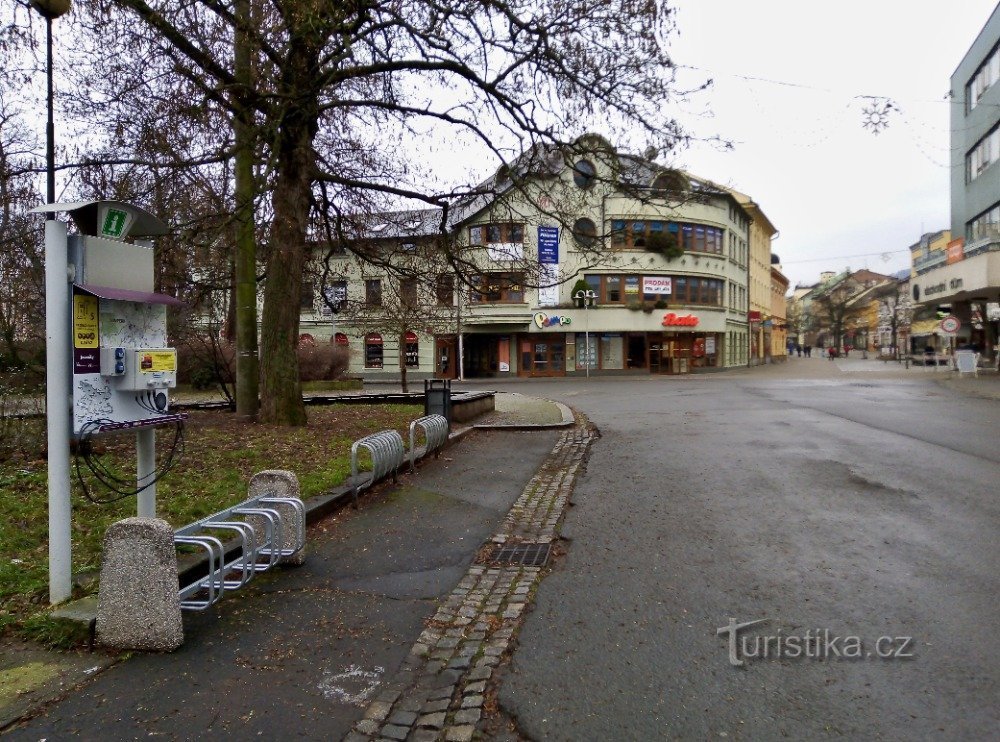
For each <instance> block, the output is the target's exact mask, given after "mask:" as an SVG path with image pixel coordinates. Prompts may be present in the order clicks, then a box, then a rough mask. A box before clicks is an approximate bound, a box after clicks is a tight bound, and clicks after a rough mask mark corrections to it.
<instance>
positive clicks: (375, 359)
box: [365, 332, 382, 368]
mask: <svg viewBox="0 0 1000 742" xmlns="http://www.w3.org/2000/svg"><path fill="white" fill-rule="evenodd" d="M365 368H382V336H381V335H379V334H378V333H377V332H373V333H371V334H370V335H365Z"/></svg>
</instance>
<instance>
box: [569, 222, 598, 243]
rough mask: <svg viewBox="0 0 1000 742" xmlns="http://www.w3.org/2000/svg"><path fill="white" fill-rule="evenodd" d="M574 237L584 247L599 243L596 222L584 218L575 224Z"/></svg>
mask: <svg viewBox="0 0 1000 742" xmlns="http://www.w3.org/2000/svg"><path fill="white" fill-rule="evenodd" d="M573 237H574V238H575V239H576V241H577V242H579V243H580V244H581V245H583V246H584V247H590V246H591V245H593V244H594V243H595V242H597V225H596V224H594V220H593V219H588V218H587V217H585V216H584V217H580V218H579V219H577V220H576V221H575V222H573Z"/></svg>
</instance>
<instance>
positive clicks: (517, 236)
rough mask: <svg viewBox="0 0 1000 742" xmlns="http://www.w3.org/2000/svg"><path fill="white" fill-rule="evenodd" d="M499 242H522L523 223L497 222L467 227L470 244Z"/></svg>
mask: <svg viewBox="0 0 1000 742" xmlns="http://www.w3.org/2000/svg"><path fill="white" fill-rule="evenodd" d="M500 242H507V243H510V242H524V225H523V224H516V223H514V222H499V223H495V224H477V225H476V226H474V227H469V244H470V245H491V244H496V243H500Z"/></svg>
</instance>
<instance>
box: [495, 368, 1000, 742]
mask: <svg viewBox="0 0 1000 742" xmlns="http://www.w3.org/2000/svg"><path fill="white" fill-rule="evenodd" d="M820 363H823V364H825V362H819V361H816V360H810V361H806V360H805V359H801V360H798V359H793V360H792V361H790V362H789V363H788V364H785V366H784V367H778V368H765V369H755V370H753V371H747V372H736V373H728V374H723V375H711V376H708V375H706V376H699V377H689V378H642V379H630V380H614V379H599V380H596V379H595V380H590V381H583V380H578V381H577V380H573V381H568V380H559V381H554V382H533V383H531V384H530V385H517V386H514V385H511V387H510V388H511V389H512V390H515V391H519V392H522V393H530V394H531V395H533V396H543V397H549V398H552V399H557V400H560V401H563V402H565V403H567V404H570V405H572V406H574V407H575V408H576V409H578V410H580V411H582V412H584V413H585V414H586V415H588V416H589V418H590V419H591V421H593V422H594V423H595V424H596V425H597V427H598V428H599V429H600V431H601V433H602V438H601V439H600V440H599V441H597V442H596V443H595V445H594V446H593V448H592V451H591V457H590V461H589V464H588V467H587V471H586V473H585V474H583V475H582V476H581V478H580V480H579V483H578V485H577V489H576V493H575V495H574V498H573V500H574V504H575V507H573V508H572V509H571V510H570V512H569V514H568V516H567V519H566V521H565V524H564V528H563V535H564V536H565V537H566V538H568V539H569V540H570V544H569V548H568V553H567V555H566V556H565V557H564V558H563V559H562V560H561V562H560V563H558V564H557V565H556V567H555V570H554V572H553V573H552V574H551V575H550V576H548V577H547V578H546V579H545V581H544V582H543V583H542V585H541V588H540V590H539V592H538V595H537V601H536V605H535V607H534V610H533V611H532V612H531V613H530V614H529V615H528V617H527V621H526V624H525V626H524V629H523V631H522V633H521V636H520V643H519V647H518V649H517V651H516V653H515V655H514V659H513V663H512V665H511V666H510V668H509V669H508V671H507V673H506V674H505V675H504V676H503V680H502V686H501V691H500V696H499V701H500V705H501V707H502V709H503V710H505V711H506V712H507V713H509V714H510V715H511V716H513V717H515V718H516V720H517V723H518V725H519V728H520V730H521V732H522V733H523V734H524V735H526V736H528V737H530V738H532V739H552V740H563V739H566V740H599V739H600V740H608V739H670V738H685V739H708V738H729V739H775V738H780V737H788V738H793V739H815V738H829V737H848V738H884V739H927V738H939V739H986V738H994V739H995V738H996V735H997V733H998V732H997V730H998V729H1000V683H998V678H1000V669H998V668H1000V638H998V637H997V635H996V631H995V629H994V625H995V619H994V617H995V608H996V605H997V602H998V599H1000V571H998V567H1000V500H998V494H997V493H998V481H1000V445H998V442H997V430H998V426H1000V402H996V401H989V400H982V399H974V398H970V397H966V396H962V395H960V394H957V393H955V392H952V391H949V390H948V389H945V388H943V387H941V386H939V385H937V384H935V383H934V382H933V381H931V380H930V379H929V378H928V377H926V376H919V375H917V374H909V375H904V374H900V373H896V376H897V377H899V378H893V373H894V372H892V369H891V367H890V369H889V370H888V373H880V372H875V373H870V374H865V373H845V372H844V369H850V368H853V367H852V366H851V364H850V363H848V364H833V363H830V364H829V365H822V366H821V365H819V364H820ZM805 364H810V365H805ZM859 368H860V367H859ZM865 368H868V369H873V368H874V367H873V366H867V367H865ZM498 388H504V387H503V386H502V385H500V386H499V387H498ZM529 388H530V391H529ZM730 619H735V621H736V622H740V623H742V622H747V621H754V620H759V619H766V622H764V623H761V624H759V625H755V626H753V627H748V628H746V629H744V630H743V631H741V632H739V634H738V637H739V638H738V640H737V641H736V657H735V659H736V660H737V661H741V662H745V665H744V666H742V667H735V666H733V665H732V664H731V663H730V658H729V654H730V652H729V642H728V639H727V636H726V635H723V636H719V635H717V629H719V628H721V627H724V626H727V624H728V623H729V621H730ZM824 631H829V632H830V634H829V635H830V637H831V639H830V640H828V641H823V642H815V641H812V642H810V643H808V649H806V646H807V644H806V641H805V640H806V638H807V637H811V636H815V635H816V634H818V633H821V632H824ZM807 632H808V633H807ZM769 636H770V637H775V638H774V639H772V640H770V643H769V644H768V651H769V654H770V656H769V657H768V658H762V657H759V656H758V657H756V658H754V657H747V656H746V655H747V653H750V654H753V653H754V652H755V649H756V648H757V647H761V648H762V649H761V652H762V651H763V643H764V642H765V641H767V639H766V637H769ZM824 636H825V635H824ZM837 636H839V637H841V639H840V640H839V641H833V644H832V646H833V647H834V648H835V649H836V650H837V651H839V652H840V653H841V655H842V656H841V657H839V658H838V657H836V656H835V654H834V652H833V650H832V649H831V644H830V643H829V641H832V640H833V637H837ZM883 636H887V637H891V638H892V639H891V640H883V642H882V643H881V644H880V645H878V649H880V650H887V651H889V652H890V653H895V652H897V651H898V652H899V653H900V654H912V656H911V657H908V658H895V657H892V658H888V659H880V658H877V657H876V656H874V654H875V650H876V646H875V645H876V642H877V641H878V640H879V639H880V637H883ZM778 637H781V638H782V641H784V642H785V643H784V644H783V647H784V649H783V650H782V651H783V652H784V654H783V656H781V657H777V658H776V657H774V654H775V651H776V650H775V648H776V647H777V646H778V643H777V642H778ZM790 637H798V642H799V644H798V646H799V651H798V652H797V653H796V652H795V649H794V646H792V647H791V648H790V644H789V642H788V639H789V638H790ZM851 637H857V639H856V640H855V639H852V638H851ZM903 637H910V639H909V640H906V639H904V638H903ZM744 641H745V644H744ZM791 644H792V645H794V640H793V641H792V643H791ZM744 650H745V651H744ZM795 654H798V655H799V656H794V655H795ZM805 654H810V655H813V656H812V657H805V656H802V655H805ZM819 654H825V655H826V658H825V659H816V658H815V655H819ZM853 654H861V657H860V658H851V657H848V656H844V655H853ZM869 654H871V656H869Z"/></svg>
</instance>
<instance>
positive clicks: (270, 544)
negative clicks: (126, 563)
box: [174, 494, 306, 611]
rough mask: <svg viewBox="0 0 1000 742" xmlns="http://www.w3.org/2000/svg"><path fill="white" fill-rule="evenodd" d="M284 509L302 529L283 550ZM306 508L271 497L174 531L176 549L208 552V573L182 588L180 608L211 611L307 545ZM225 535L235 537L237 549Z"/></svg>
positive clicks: (287, 499) (292, 499) (294, 501)
mask: <svg viewBox="0 0 1000 742" xmlns="http://www.w3.org/2000/svg"><path fill="white" fill-rule="evenodd" d="M281 507H290V508H292V510H293V511H294V514H295V517H294V518H293V519H292V520H293V521H294V523H293V525H292V526H291V527H293V528H295V529H296V538H295V540H294V544H295V545H294V546H293V547H283V546H282V544H283V543H284V541H283V529H285V528H286V527H287V524H286V522H285V518H283V517H282V514H281V511H280V510H279V508H281ZM305 515H306V509H305V505H304V504H303V502H302V500H299V499H298V498H295V497H273V496H270V495H267V494H264V495H259V496H257V497H253V498H250V499H249V500H246V501H245V502H241V503H240V504H239V505H235V506H234V507H231V508H227V509H225V510H220V511H219V512H217V513H214V514H212V515H209V516H208V517H206V518H202V519H201V520H198V521H195V522H194V523H191V524H190V525H187V526H184V527H183V528H178V529H177V530H175V531H174V544H175V545H185V546H194V547H197V548H199V549H202V550H204V552H205V555H206V557H207V566H208V573H207V574H206V575H205V576H203V577H200V578H198V579H197V580H195V581H194V582H192V583H190V584H188V585H185V586H184V587H182V588H180V591H179V592H180V605H181V608H182V609H185V610H199V611H200V610H205V609H206V608H208V607H209V606H211V605H213V604H214V603H217V602H218V601H219V600H221V599H222V596H223V595H224V594H225V593H226V591H230V590H238V589H239V588H241V587H243V586H244V585H246V584H247V583H248V582H249V581H250V580H251V579H252V578H253V576H254V575H255V574H256V573H258V572H264V571H266V570H268V569H270V568H271V567H273V566H274V565H275V564H277V563H278V562H279V560H280V559H281V558H282V557H289V556H292V555H293V554H296V553H297V552H299V551H301V549H302V548H303V547H304V546H305V542H306V535H305V522H306V518H305ZM220 534H228V535H231V536H234V538H235V541H236V543H235V545H234V544H232V543H230V542H229V540H227V541H225V542H224V541H223V539H222V537H221V535H220Z"/></svg>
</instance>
